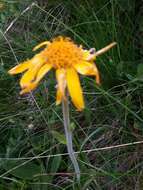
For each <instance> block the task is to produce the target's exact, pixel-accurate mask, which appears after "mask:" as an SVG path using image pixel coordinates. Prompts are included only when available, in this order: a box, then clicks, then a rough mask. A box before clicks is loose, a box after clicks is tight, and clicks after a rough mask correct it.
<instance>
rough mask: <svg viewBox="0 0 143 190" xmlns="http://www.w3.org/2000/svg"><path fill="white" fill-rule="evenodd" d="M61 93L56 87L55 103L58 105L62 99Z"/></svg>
mask: <svg viewBox="0 0 143 190" xmlns="http://www.w3.org/2000/svg"><path fill="white" fill-rule="evenodd" d="M62 98H63V97H62V93H61V91H60V90H59V89H58V88H57V95H56V105H59V104H60V103H61V101H62Z"/></svg>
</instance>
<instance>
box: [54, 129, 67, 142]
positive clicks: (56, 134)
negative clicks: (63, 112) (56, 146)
mask: <svg viewBox="0 0 143 190" xmlns="http://www.w3.org/2000/svg"><path fill="white" fill-rule="evenodd" d="M52 134H53V137H54V138H55V139H57V141H59V142H60V143H61V144H67V143H66V138H65V135H63V134H60V133H59V132H57V131H52Z"/></svg>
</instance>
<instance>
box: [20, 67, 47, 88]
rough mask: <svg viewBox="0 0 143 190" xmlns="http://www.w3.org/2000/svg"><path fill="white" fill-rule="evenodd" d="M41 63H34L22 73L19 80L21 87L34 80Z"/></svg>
mask: <svg viewBox="0 0 143 190" xmlns="http://www.w3.org/2000/svg"><path fill="white" fill-rule="evenodd" d="M42 64H43V63H39V64H35V65H33V67H31V68H30V69H29V70H28V71H27V72H25V73H24V75H23V76H22V78H21V80H20V86H21V88H26V87H27V86H29V84H30V83H31V82H32V81H34V80H35V78H36V74H37V72H38V70H39V69H40V67H41V66H42Z"/></svg>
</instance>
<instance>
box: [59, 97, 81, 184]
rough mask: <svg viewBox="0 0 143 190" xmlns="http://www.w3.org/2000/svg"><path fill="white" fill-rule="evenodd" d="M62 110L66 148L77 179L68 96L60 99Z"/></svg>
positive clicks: (78, 174)
mask: <svg viewBox="0 0 143 190" xmlns="http://www.w3.org/2000/svg"><path fill="white" fill-rule="evenodd" d="M62 110H63V120H64V130H65V135H66V142H67V150H68V153H69V156H70V159H71V161H72V164H73V166H74V169H75V174H76V178H77V180H78V181H79V180H80V169H79V165H78V162H77V160H76V157H75V154H74V150H73V144H72V131H71V129H70V119H69V104H68V98H67V99H66V100H65V99H64V100H63V101H62Z"/></svg>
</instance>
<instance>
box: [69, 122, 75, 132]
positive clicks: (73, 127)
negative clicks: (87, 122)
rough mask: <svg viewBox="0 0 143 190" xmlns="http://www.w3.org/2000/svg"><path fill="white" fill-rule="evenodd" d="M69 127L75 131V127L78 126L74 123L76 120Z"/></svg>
mask: <svg viewBox="0 0 143 190" xmlns="http://www.w3.org/2000/svg"><path fill="white" fill-rule="evenodd" d="M69 128H70V130H71V131H74V130H75V128H76V125H75V123H74V122H72V123H70V126H69Z"/></svg>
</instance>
